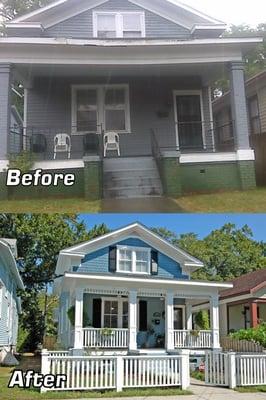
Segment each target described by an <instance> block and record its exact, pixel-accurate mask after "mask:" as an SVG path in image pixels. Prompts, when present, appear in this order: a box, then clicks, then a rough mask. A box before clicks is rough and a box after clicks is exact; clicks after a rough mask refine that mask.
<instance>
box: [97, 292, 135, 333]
mask: <svg viewBox="0 0 266 400" xmlns="http://www.w3.org/2000/svg"><path fill="white" fill-rule="evenodd" d="M106 301H116V302H117V304H118V307H117V328H113V329H129V327H128V328H123V327H122V326H123V315H124V314H123V303H128V314H129V302H128V298H124V297H101V307H102V308H101V327H102V329H104V328H107V327H106V326H104V315H105V314H104V305H105V302H106ZM128 326H129V323H128ZM111 329H112V328H111Z"/></svg>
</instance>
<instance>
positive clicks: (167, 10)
mask: <svg viewBox="0 0 266 400" xmlns="http://www.w3.org/2000/svg"><path fill="white" fill-rule="evenodd" d="M107 1H108V0H57V1H54V2H52V3H50V4H48V5H47V6H45V7H42V8H40V9H38V10H35V11H32V12H30V13H27V14H25V15H22V16H20V17H17V18H15V19H14V20H13V21H11V22H10V23H9V24H8V25H11V24H17V23H28V24H29V23H40V24H42V25H43V26H44V27H49V26H52V25H55V24H56V23H58V22H60V21H63V20H65V19H68V18H71V17H73V16H75V15H78V14H80V13H81V12H84V11H86V10H88V9H90V8H93V7H96V6H99V5H101V4H103V3H106V2H107ZM128 1H130V2H131V3H134V4H136V5H138V6H140V7H143V8H145V9H147V10H149V11H151V12H154V13H156V14H159V15H161V16H162V17H164V18H166V19H168V20H170V21H172V22H175V23H177V24H179V25H182V26H184V27H185V28H187V29H189V30H193V29H194V28H195V27H197V29H198V27H200V28H201V29H204V26H206V29H210V28H213V29H215V28H217V29H221V30H224V29H225V27H226V24H225V23H223V22H222V21H219V20H217V19H214V18H211V17H210V16H208V15H206V14H204V13H202V12H200V11H197V10H195V9H194V8H192V7H190V6H187V5H185V4H183V3H181V2H180V1H178V0H128Z"/></svg>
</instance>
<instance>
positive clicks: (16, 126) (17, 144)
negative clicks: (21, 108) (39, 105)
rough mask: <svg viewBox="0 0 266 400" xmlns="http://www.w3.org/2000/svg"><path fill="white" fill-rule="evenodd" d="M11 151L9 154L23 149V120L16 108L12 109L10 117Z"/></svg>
mask: <svg viewBox="0 0 266 400" xmlns="http://www.w3.org/2000/svg"><path fill="white" fill-rule="evenodd" d="M10 118H11V120H10V126H11V128H10V151H9V153H12V154H14V153H17V152H19V151H20V149H21V148H22V147H23V119H22V118H21V115H20V113H19V112H18V110H17V107H16V106H14V105H13V106H12V107H11V115H10Z"/></svg>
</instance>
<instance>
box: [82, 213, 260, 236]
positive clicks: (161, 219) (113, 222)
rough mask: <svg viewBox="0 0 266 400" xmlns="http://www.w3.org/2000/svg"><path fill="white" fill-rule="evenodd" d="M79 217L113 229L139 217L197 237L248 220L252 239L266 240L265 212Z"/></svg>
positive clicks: (242, 224)
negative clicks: (227, 224)
mask: <svg viewBox="0 0 266 400" xmlns="http://www.w3.org/2000/svg"><path fill="white" fill-rule="evenodd" d="M80 219H81V220H83V221H84V222H85V223H86V225H87V227H88V228H92V226H94V225H96V224H102V223H105V224H106V225H107V226H108V227H109V228H110V229H112V230H113V229H117V228H120V227H122V226H125V225H127V224H130V223H132V222H136V221H138V222H141V223H142V224H144V225H146V226H147V227H165V228H167V229H169V230H171V231H173V232H175V233H177V234H180V233H190V232H193V233H197V234H198V236H199V238H203V237H205V236H206V235H208V234H209V233H210V232H211V231H212V230H214V229H219V228H221V227H222V226H223V225H224V224H225V223H228V222H231V223H234V224H236V225H237V227H239V228H240V227H242V226H244V225H246V224H247V225H248V226H249V227H250V228H251V229H252V230H253V233H254V239H255V240H258V241H261V240H262V241H265V242H266V214H98V215H97V214H88V215H80Z"/></svg>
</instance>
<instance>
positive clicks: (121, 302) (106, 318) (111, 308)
mask: <svg viewBox="0 0 266 400" xmlns="http://www.w3.org/2000/svg"><path fill="white" fill-rule="evenodd" d="M102 304H103V306H102V307H103V315H102V323H101V326H102V328H113V329H116V328H123V329H127V328H128V301H127V300H125V299H122V298H120V299H116V298H114V299H112V298H110V299H103V300H102Z"/></svg>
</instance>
